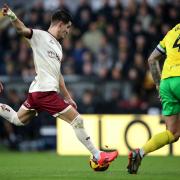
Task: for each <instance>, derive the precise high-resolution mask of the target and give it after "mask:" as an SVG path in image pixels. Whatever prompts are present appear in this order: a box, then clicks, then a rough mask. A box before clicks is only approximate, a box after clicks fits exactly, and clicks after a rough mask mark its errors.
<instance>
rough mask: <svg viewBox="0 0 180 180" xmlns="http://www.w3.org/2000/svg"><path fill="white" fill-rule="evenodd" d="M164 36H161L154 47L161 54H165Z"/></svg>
mask: <svg viewBox="0 0 180 180" xmlns="http://www.w3.org/2000/svg"><path fill="white" fill-rule="evenodd" d="M166 36H167V35H166ZM166 36H165V37H164V38H163V40H162V41H160V42H159V44H158V45H157V47H156V49H157V50H158V51H159V52H160V53H162V54H166Z"/></svg>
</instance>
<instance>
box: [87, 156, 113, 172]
mask: <svg viewBox="0 0 180 180" xmlns="http://www.w3.org/2000/svg"><path fill="white" fill-rule="evenodd" d="M89 165H90V167H91V168H92V169H93V170H94V171H106V170H107V169H108V167H109V165H110V163H106V164H104V165H102V166H101V165H99V164H98V163H97V162H96V161H94V160H93V159H92V158H90V160H89Z"/></svg>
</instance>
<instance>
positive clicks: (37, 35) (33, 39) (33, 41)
mask: <svg viewBox="0 0 180 180" xmlns="http://www.w3.org/2000/svg"><path fill="white" fill-rule="evenodd" d="M41 34H42V33H41V30H38V29H31V36H30V37H28V38H26V39H27V40H28V42H29V43H30V45H31V46H37V45H38V42H39V40H40V39H41V36H42V35H41Z"/></svg>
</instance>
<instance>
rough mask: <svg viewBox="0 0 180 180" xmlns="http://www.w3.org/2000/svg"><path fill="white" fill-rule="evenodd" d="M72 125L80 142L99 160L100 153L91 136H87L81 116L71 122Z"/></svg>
mask: <svg viewBox="0 0 180 180" xmlns="http://www.w3.org/2000/svg"><path fill="white" fill-rule="evenodd" d="M71 125H72V127H73V129H74V132H75V134H76V136H77V138H78V139H79V141H81V143H82V144H84V146H85V147H86V148H87V149H88V150H89V151H90V152H91V153H92V155H93V156H94V157H95V158H96V159H99V154H100V151H99V150H98V149H96V148H95V146H94V145H93V143H92V142H91V139H90V136H88V135H87V133H86V131H85V129H84V124H83V120H82V118H81V116H80V115H79V116H78V117H77V118H76V119H74V120H73V121H72V122H71Z"/></svg>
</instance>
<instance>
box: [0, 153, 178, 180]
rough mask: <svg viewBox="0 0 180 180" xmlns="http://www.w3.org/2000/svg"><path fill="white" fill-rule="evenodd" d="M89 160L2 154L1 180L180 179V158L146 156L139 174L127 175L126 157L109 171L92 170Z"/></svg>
mask: <svg viewBox="0 0 180 180" xmlns="http://www.w3.org/2000/svg"><path fill="white" fill-rule="evenodd" d="M88 159H89V157H87V156H58V155H56V153H55V152H48V153H47V152H46V153H44V152H39V153H14V152H0V180H62V179H66V180H89V179H92V180H101V179H102V180H109V179H112V180H114V179H120V180H131V179H133V180H136V179H140V180H151V179H153V180H166V179H169V180H174V179H180V157H150V156H149V157H146V158H145V159H144V161H143V162H142V165H141V167H140V171H139V174H138V175H129V174H127V172H126V165H127V157H122V156H119V157H118V158H117V159H116V161H115V162H114V163H112V164H111V166H110V168H109V169H108V170H107V171H106V172H94V171H92V170H91V169H90V167H89V164H88V163H89V161H88Z"/></svg>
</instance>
